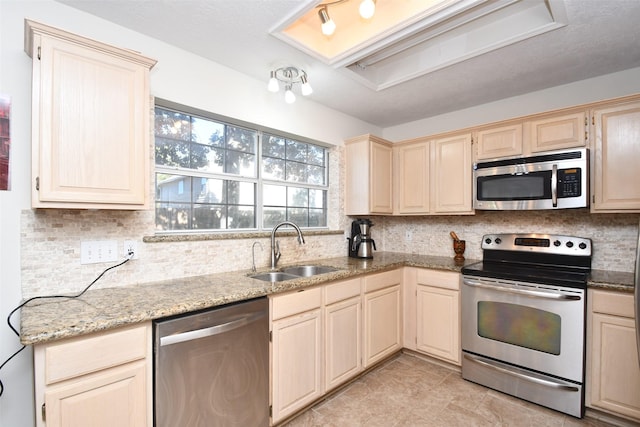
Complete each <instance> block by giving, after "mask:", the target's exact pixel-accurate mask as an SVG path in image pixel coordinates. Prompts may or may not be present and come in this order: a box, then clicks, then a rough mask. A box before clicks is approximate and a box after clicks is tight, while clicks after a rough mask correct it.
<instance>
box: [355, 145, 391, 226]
mask: <svg viewBox="0 0 640 427" xmlns="http://www.w3.org/2000/svg"><path fill="white" fill-rule="evenodd" d="M345 163H346V186H345V187H346V194H345V211H346V214H347V215H370V214H391V213H392V212H393V196H392V190H393V187H392V164H393V154H392V149H391V143H390V142H389V141H385V140H384V139H382V138H378V137H375V136H373V135H363V136H359V137H356V138H351V139H349V140H346V141H345Z"/></svg>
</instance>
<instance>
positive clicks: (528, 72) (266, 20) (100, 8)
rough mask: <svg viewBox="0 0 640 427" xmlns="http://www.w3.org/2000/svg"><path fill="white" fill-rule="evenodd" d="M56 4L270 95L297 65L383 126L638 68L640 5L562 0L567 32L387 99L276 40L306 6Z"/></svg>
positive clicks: (162, 0) (391, 92)
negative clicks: (276, 76) (207, 62)
mask: <svg viewBox="0 0 640 427" xmlns="http://www.w3.org/2000/svg"><path fill="white" fill-rule="evenodd" d="M58 1H59V2H61V3H64V4H67V5H69V6H72V7H74V8H77V9H80V10H83V11H86V12H88V13H91V14H93V15H96V16H99V17H101V18H104V19H106V20H109V21H111V22H114V23H116V24H118V25H122V26H124V27H127V28H131V29H133V30H135V31H137V32H139V33H142V34H146V35H148V36H151V37H153V38H156V39H159V40H162V41H164V42H166V43H169V44H172V45H175V46H177V47H179V48H182V49H184V50H187V51H190V52H192V53H195V54H197V55H200V56H202V57H205V58H209V59H211V60H212V61H216V62H219V63H221V64H223V65H225V66H227V67H229V68H231V69H234V70H236V71H238V72H240V73H243V74H246V75H248V76H251V77H254V78H256V79H261V80H264V81H265V87H266V80H267V78H268V76H269V71H270V70H272V69H273V68H274V67H277V66H282V65H291V64H295V65H297V66H299V67H302V68H304V69H305V70H306V71H307V72H308V74H309V82H310V83H311V84H312V85H313V88H314V93H313V95H312V96H311V98H312V100H313V101H315V102H318V103H320V104H323V105H325V106H327V107H329V108H332V109H335V110H338V111H341V112H343V113H345V114H348V115H351V116H353V117H357V118H359V119H361V120H364V121H367V122H369V123H372V124H375V125H377V126H381V127H389V126H394V125H398V124H402V123H407V122H410V121H414V120H418V119H422V118H426V117H431V116H435V115H439V114H443V113H446V112H450V111H455V110H459V109H462V108H467V107H471V106H474V105H480V104H484V103H487V102H491V101H495V100H498V99H503V98H507V97H511V96H516V95H520V94H523V93H527V92H531V91H536V90H541V89H545V88H548V87H552V86H557V85H562V84H566V83H570V82H573V81H578V80H583V79H587V78H590V77H595V76H599V75H603V74H608V73H612V72H616V71H621V70H625V69H629V68H635V67H639V66H640V26H639V25H638V22H640V0H565V2H564V3H565V8H566V12H567V20H568V25H567V26H565V27H563V28H560V29H557V30H554V31H552V32H549V33H546V34H543V35H540V36H537V37H534V38H531V39H527V40H524V41H521V42H518V43H516V44H514V45H511V46H507V47H503V48H500V49H498V50H495V51H493V52H490V53H486V54H484V55H481V56H478V57H475V58H472V59H468V60H466V61H463V62H461V63H459V64H456V65H452V66H449V67H446V68H443V69H440V70H438V71H435V72H433V73H430V74H427V75H425V76H422V77H419V78H416V79H413V80H410V81H408V82H405V83H403V84H400V85H397V86H394V87H392V88H388V89H385V90H382V91H374V90H372V89H369V88H367V87H365V86H363V85H362V84H361V83H359V82H357V81H356V80H354V79H353V78H351V77H350V76H349V75H348V73H345V72H344V70H340V69H338V70H335V69H333V68H332V67H331V66H329V65H326V64H324V63H322V62H321V61H319V60H317V59H314V58H312V57H311V56H309V55H307V54H305V53H303V52H301V51H298V50H297V49H295V48H293V47H291V46H289V45H288V44H286V43H284V42H283V41H281V40H278V39H277V38H275V37H273V36H272V35H270V34H269V31H270V30H271V29H272V28H274V27H275V26H276V25H277V24H278V23H280V22H281V21H282V19H283V18H284V17H286V16H289V15H290V14H291V11H292V10H293V9H296V8H299V7H300V5H301V3H302V2H301V1H300V0H269V1H265V0H188V1H166V0H145V1H131V0H108V1H104V0H58ZM394 1H400V0H394ZM489 1H491V0H489ZM521 1H527V0H521ZM550 1H551V2H554V1H556V0H550ZM230 35H232V36H230ZM639 78H640V76H639ZM265 90H266V89H265Z"/></svg>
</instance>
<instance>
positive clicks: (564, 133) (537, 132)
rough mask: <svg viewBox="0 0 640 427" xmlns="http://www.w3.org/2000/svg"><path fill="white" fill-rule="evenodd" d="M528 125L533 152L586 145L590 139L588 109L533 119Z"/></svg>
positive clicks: (530, 146)
mask: <svg viewBox="0 0 640 427" xmlns="http://www.w3.org/2000/svg"><path fill="white" fill-rule="evenodd" d="M528 126H529V129H530V134H529V138H530V139H529V148H530V150H531V152H532V153H539V152H542V151H553V150H561V149H565V148H579V147H584V146H585V145H586V144H587V141H588V132H587V113H586V111H579V112H576V113H572V114H563V115H561V116H551V117H546V118H540V119H536V120H532V121H531V122H529V123H528Z"/></svg>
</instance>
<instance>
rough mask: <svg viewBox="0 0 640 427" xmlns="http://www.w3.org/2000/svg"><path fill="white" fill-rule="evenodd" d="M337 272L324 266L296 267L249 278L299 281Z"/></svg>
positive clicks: (268, 280)
mask: <svg viewBox="0 0 640 427" xmlns="http://www.w3.org/2000/svg"><path fill="white" fill-rule="evenodd" d="M338 270H339V269H338V268H334V267H329V266H326V265H298V266H294V267H285V268H282V269H281V270H280V271H269V272H267V273H260V274H254V275H253V276H249V277H251V278H252V279H258V280H263V281H265V282H282V281H285V280H293V279H299V278H301V277H311V276H317V275H319V274H325V273H332V272H334V271H338Z"/></svg>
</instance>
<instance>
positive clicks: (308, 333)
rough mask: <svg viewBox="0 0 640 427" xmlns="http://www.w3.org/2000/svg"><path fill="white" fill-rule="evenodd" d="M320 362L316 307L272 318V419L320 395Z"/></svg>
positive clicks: (317, 311) (290, 411)
mask: <svg viewBox="0 0 640 427" xmlns="http://www.w3.org/2000/svg"><path fill="white" fill-rule="evenodd" d="M322 365H323V362H322V322H321V310H320V309H316V310H312V311H309V312H306V313H302V314H300V315H296V316H292V317H287V318H284V319H281V320H277V321H274V322H273V325H272V365H271V366H272V411H273V412H272V416H273V422H274V423H276V422H278V421H280V420H282V419H284V418H286V417H287V416H289V415H292V414H293V413H295V412H296V411H297V410H298V409H300V408H302V407H304V406H305V405H307V404H309V403H311V402H313V401H314V400H316V399H317V398H319V397H320V396H322V392H323V387H322Z"/></svg>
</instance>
